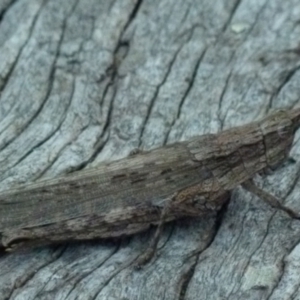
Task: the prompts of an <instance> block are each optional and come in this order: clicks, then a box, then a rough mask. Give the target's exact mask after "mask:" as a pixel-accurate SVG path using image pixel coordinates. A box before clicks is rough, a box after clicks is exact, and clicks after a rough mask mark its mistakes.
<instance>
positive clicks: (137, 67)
mask: <svg viewBox="0 0 300 300" xmlns="http://www.w3.org/2000/svg"><path fill="white" fill-rule="evenodd" d="M0 9H1V12H2V13H0V14H1V16H2V19H1V23H0V74H1V76H0V78H1V79H0V89H1V97H0V170H1V174H0V181H1V182H0V188H1V189H3V190H4V189H7V188H9V187H11V186H13V185H15V184H17V183H24V182H31V181H34V180H37V179H39V178H45V177H54V176H56V175H58V174H61V173H64V172H70V171H73V170H78V169H82V168H89V167H92V166H95V165H97V164H99V163H100V162H102V161H106V160H113V159H116V158H120V157H124V156H126V155H127V154H128V153H129V152H130V151H131V150H132V149H134V148H137V147H140V148H145V149H150V148H154V147H156V146H160V145H163V144H164V143H170V142H172V141H176V140H185V139H187V138H189V137H191V136H193V135H198V134H203V133H208V132H218V131H220V130H221V129H225V128H228V127H232V126H235V125H240V124H244V123H247V122H250V121H253V120H256V119H258V118H260V117H262V116H263V115H265V114H267V113H268V112H269V111H270V110H272V109H273V108H277V107H286V106H294V105H296V104H298V105H299V96H300V84H299V79H300V71H299V68H300V57H299V44H300V43H299V42H300V34H299V33H300V32H299V31H300V26H299V15H300V14H299V13H300V1H299V0H289V1H280V0H272V1H269V2H267V1H250V0H248V1H243V0H240V1H237V0H235V1H233V0H229V1H225V0H217V1H205V0H202V1H200V0H199V1H186V0H182V1H175V0H173V1H172V0H169V1H167V0H163V1H132V0H131V1H127V0H122V1H114V2H113V1H97V0H94V1H58V0H57V1H54V0H49V1H41V0H28V1H21V0H16V1H2V3H0ZM298 139H299V133H298V134H297V136H296V140H295V143H294V147H293V149H292V156H293V157H294V158H295V159H296V161H297V162H296V163H295V164H287V165H286V166H284V167H283V168H282V169H281V170H280V171H277V172H276V173H274V174H272V175H271V176H268V177H266V178H262V179H261V178H258V181H259V182H260V183H261V185H263V186H264V188H265V189H267V190H269V191H271V192H272V193H274V194H275V195H276V196H278V197H281V198H283V199H284V201H285V204H287V205H289V206H290V207H293V208H294V209H299V211H300V200H299V194H300V190H299V189H300V187H299V182H298V178H299V175H300V163H299V162H300V146H299V142H298ZM152 233H153V231H150V232H147V233H146V234H142V235H138V236H135V237H133V238H130V239H126V240H123V241H110V242H103V241H95V242H89V243H80V244H77V245H63V246H59V247H45V248H41V249H37V250H32V251H29V252H24V253H15V254H10V255H7V254H5V255H3V254H2V256H1V257H0V299H1V300H2V299H18V300H20V299H34V298H35V299H122V298H123V299H162V298H164V299H178V298H181V299H192V300H194V299H199V297H201V298H203V299H223V298H225V299H272V300H274V299H289V298H292V297H294V299H298V298H300V294H299V291H298V286H299V283H300V282H299V276H298V274H299V268H300V267H299V266H300V263H299V262H300V258H299V253H300V252H299V243H298V241H299V236H300V223H299V222H297V221H294V220H291V219H290V218H288V217H287V216H286V215H285V214H284V213H283V212H276V211H274V210H272V209H270V208H269V207H268V206H267V205H265V204H264V203H263V202H262V201H260V200H259V199H257V198H255V197H253V196H251V195H250V194H248V193H246V192H244V191H241V190H240V189H237V190H236V191H235V192H234V193H233V195H232V199H231V202H230V204H229V206H228V207H227V209H224V212H223V214H221V215H220V216H218V217H217V218H215V219H212V218H207V219H201V220H195V219H191V220H183V221H180V222H177V223H175V224H171V225H170V226H167V228H166V230H165V233H164V236H163V238H162V240H161V242H160V245H159V247H160V252H159V254H160V255H159V257H158V259H157V260H155V261H154V262H152V263H151V264H150V265H147V266H146V267H145V268H144V269H143V270H141V271H139V272H137V271H134V270H133V269H132V267H131V264H132V262H134V261H135V259H136V258H137V256H138V255H139V254H140V253H141V252H142V251H143V249H145V247H146V244H147V242H148V239H149V237H150V236H151V235H152ZM191 253H197V254H195V255H194V256H191V257H190V254H191ZM187 257H190V258H189V259H188V258H187Z"/></svg>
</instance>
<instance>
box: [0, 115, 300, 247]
mask: <svg viewBox="0 0 300 300" xmlns="http://www.w3.org/2000/svg"><path fill="white" fill-rule="evenodd" d="M299 123H300V109H294V110H281V111H278V112H276V113H274V114H272V115H270V116H268V117H266V118H265V119H263V120H261V121H258V122H253V123H251V124H248V125H245V126H240V127H235V128H232V129H229V130H226V131H223V132H221V133H219V134H209V135H203V136H199V137H195V138H193V139H191V140H189V141H186V142H181V143H175V144H172V145H168V146H165V147H162V148H158V149H154V150H152V151H149V152H141V153H140V152H138V153H136V154H133V155H131V156H129V157H127V158H125V159H122V160H119V161H114V162H112V163H108V164H104V165H102V166H100V167H99V168H97V169H93V170H87V171H80V172H78V173H74V174H72V175H69V176H65V177H61V178H57V179H50V180H44V181H40V182H38V183H34V184H31V185H26V186H23V187H20V188H17V189H14V190H9V191H7V192H3V193H1V194H0V233H1V244H2V246H4V247H5V248H7V249H15V248H19V247H22V246H33V245H40V244H48V243H52V242H63V241H67V240H86V239H94V238H108V237H119V236H122V235H130V234H134V233H137V232H140V231H142V230H146V229H147V228H148V227H149V226H150V225H151V224H158V223H160V222H161V220H162V215H163V222H166V221H171V220H174V219H177V218H180V217H183V216H199V215H203V214H207V213H209V212H216V211H218V210H219V209H220V208H221V207H222V205H223V204H224V203H225V202H226V201H227V200H228V198H229V192H230V191H231V190H232V189H234V188H235V187H237V186H238V185H242V186H243V187H245V188H246V189H248V190H250V191H251V192H253V193H255V194H257V195H259V196H261V197H262V198H263V200H265V201H267V202H268V203H270V204H271V205H272V206H276V207H278V208H280V209H283V210H285V211H286V212H287V213H289V214H290V215H291V216H292V217H298V215H297V214H296V213H294V212H293V211H291V210H290V209H288V208H285V207H283V206H281V204H280V203H279V201H277V200H276V199H275V198H274V197H273V196H271V195H268V196H266V195H265V194H264V193H265V192H262V191H261V190H260V189H259V188H257V187H255V185H254V184H253V183H252V181H251V179H252V178H253V176H254V175H255V174H256V173H259V172H261V171H264V170H266V169H267V168H274V167H276V166H277V165H278V164H280V163H282V162H283V161H284V160H285V159H286V158H287V157H288V154H289V151H290V149H291V146H292V143H293V138H294V133H295V130H296V129H297V128H298V127H299ZM299 207H300V205H299Z"/></svg>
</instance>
